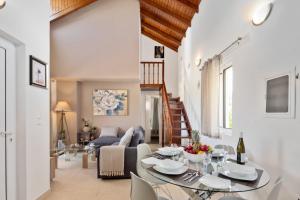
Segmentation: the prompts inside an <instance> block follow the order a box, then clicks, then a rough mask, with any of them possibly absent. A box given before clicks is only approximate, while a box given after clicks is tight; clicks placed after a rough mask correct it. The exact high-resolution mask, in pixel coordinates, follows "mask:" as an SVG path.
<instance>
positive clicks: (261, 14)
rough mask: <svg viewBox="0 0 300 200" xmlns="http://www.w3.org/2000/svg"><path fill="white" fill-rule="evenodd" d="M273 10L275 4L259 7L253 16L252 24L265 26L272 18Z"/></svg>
mask: <svg viewBox="0 0 300 200" xmlns="http://www.w3.org/2000/svg"><path fill="white" fill-rule="evenodd" d="M272 9H273V3H271V2H268V3H265V4H263V5H261V6H259V7H258V8H257V9H256V10H255V12H254V13H253V16H252V23H253V25H255V26H259V25H261V24H263V23H264V22H265V21H266V20H267V19H268V17H269V16H270V14H271V12H272Z"/></svg>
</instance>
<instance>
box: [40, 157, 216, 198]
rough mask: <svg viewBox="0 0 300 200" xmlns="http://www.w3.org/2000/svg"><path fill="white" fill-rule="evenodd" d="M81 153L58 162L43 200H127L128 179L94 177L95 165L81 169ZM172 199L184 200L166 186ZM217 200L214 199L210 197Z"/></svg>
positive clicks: (91, 163) (182, 193)
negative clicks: (53, 177)
mask: <svg viewBox="0 0 300 200" xmlns="http://www.w3.org/2000/svg"><path fill="white" fill-rule="evenodd" d="M81 165H82V163H81V154H78V155H77V157H76V158H74V157H73V158H72V160H71V161H69V162H66V161H65V160H64V159H63V157H60V158H59V160H58V167H59V169H57V170H56V178H55V180H54V181H53V182H52V184H51V192H50V193H49V194H47V195H46V196H45V197H44V198H43V200H129V199H130V196H129V195H130V180H128V179H125V180H102V179H97V178H96V162H93V161H91V160H89V168H88V169H82V166H81ZM167 188H168V190H169V191H170V193H171V194H172V198H173V200H186V199H188V197H187V195H186V194H185V193H184V192H183V191H182V190H181V189H180V188H178V187H175V186H172V185H168V186H167ZM213 199H217V198H213Z"/></svg>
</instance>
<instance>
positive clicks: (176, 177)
mask: <svg viewBox="0 0 300 200" xmlns="http://www.w3.org/2000/svg"><path fill="white" fill-rule="evenodd" d="M148 170H150V171H152V172H154V173H158V174H162V175H164V176H166V177H168V178H170V179H172V180H173V181H176V182H178V183H180V184H182V185H193V184H194V183H196V182H197V181H198V180H199V179H200V178H201V177H202V176H203V174H200V176H198V177H197V178H195V179H194V180H193V181H191V182H188V181H185V180H184V179H185V178H187V177H188V176H190V175H187V174H188V173H195V172H197V171H196V170H193V169H188V170H187V171H186V172H184V173H183V174H180V175H168V174H163V173H160V172H158V171H156V170H155V169H153V167H151V168H149V169H148ZM188 180H189V179H188Z"/></svg>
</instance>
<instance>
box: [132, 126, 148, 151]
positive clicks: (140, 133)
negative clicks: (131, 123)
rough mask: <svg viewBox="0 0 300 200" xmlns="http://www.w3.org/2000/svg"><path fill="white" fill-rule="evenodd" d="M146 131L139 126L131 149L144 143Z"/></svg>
mask: <svg viewBox="0 0 300 200" xmlns="http://www.w3.org/2000/svg"><path fill="white" fill-rule="evenodd" d="M144 137H145V130H144V129H143V127H141V126H138V127H136V128H135V129H134V133H133V136H132V138H131V142H130V145H129V146H130V147H137V146H138V145H139V144H140V143H142V142H143V141H144Z"/></svg>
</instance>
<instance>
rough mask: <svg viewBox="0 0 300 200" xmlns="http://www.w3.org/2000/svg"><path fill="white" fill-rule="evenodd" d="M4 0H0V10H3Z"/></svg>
mask: <svg viewBox="0 0 300 200" xmlns="http://www.w3.org/2000/svg"><path fill="white" fill-rule="evenodd" d="M5 4H6V0H0V9H2V8H4V6H5Z"/></svg>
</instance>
